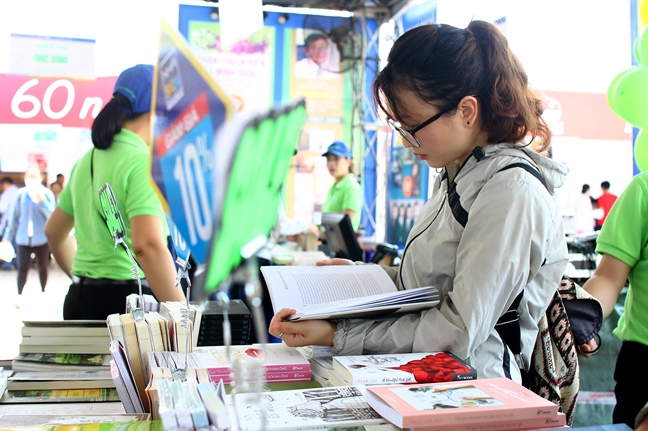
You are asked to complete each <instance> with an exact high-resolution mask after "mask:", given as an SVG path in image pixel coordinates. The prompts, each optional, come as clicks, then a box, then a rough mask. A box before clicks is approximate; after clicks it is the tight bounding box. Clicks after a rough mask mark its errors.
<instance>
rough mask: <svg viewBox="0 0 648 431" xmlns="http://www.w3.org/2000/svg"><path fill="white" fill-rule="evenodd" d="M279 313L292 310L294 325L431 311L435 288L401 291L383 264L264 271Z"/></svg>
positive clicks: (269, 268) (436, 295)
mask: <svg viewBox="0 0 648 431" xmlns="http://www.w3.org/2000/svg"><path fill="white" fill-rule="evenodd" d="M261 273H262V274H263V277H264V279H265V281H266V284H267V285H268V291H269V292H270V299H271V300H272V307H273V309H274V310H275V312H277V311H279V310H280V309H282V308H293V309H295V310H296V313H295V314H294V315H292V316H290V317H289V319H287V320H290V321H296V320H309V319H335V318H354V317H363V316H364V317H366V316H368V315H374V316H384V315H388V314H392V313H406V312H411V311H416V310H421V309H425V308H432V307H434V306H436V305H437V304H438V303H439V292H438V291H437V289H436V288H434V287H431V286H427V287H418V288H416V289H408V290H398V289H397V287H396V285H395V284H394V282H393V281H392V279H391V278H390V277H389V275H388V274H387V273H386V272H385V270H384V269H382V267H380V266H379V265H358V266H354V265H348V266H347V265H332V266H262V267H261Z"/></svg>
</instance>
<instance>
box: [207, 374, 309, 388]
mask: <svg viewBox="0 0 648 431" xmlns="http://www.w3.org/2000/svg"><path fill="white" fill-rule="evenodd" d="M311 377H312V373H311V372H310V371H300V372H290V373H270V374H265V375H264V376H263V380H264V381H266V382H303V381H308V380H310V379H311ZM209 378H210V379H211V381H212V382H214V383H218V382H219V381H220V380H222V381H223V383H224V384H226V385H227V384H229V383H232V377H231V376H230V375H225V376H223V375H213V374H210V375H209Z"/></svg>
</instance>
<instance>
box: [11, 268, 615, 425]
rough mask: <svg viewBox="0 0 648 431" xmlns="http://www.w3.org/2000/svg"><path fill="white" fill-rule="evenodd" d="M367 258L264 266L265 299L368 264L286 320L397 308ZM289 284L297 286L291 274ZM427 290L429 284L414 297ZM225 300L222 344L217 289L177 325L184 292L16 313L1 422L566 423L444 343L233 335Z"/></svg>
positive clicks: (246, 318)
mask: <svg viewBox="0 0 648 431" xmlns="http://www.w3.org/2000/svg"><path fill="white" fill-rule="evenodd" d="M340 268H346V269H340ZM373 268H375V267H372V266H365V267H363V266H360V267H338V268H337V269H333V270H332V269H331V268H330V267H308V268H305V267H302V268H291V267H271V269H270V270H267V271H264V276H266V281H267V282H268V285H269V289H270V292H271V296H272V300H273V305H275V308H276V309H278V308H283V307H284V306H286V304H285V303H284V302H283V301H284V300H285V298H287V297H289V298H291V300H294V298H296V297H298V296H299V297H302V298H303V297H304V295H295V294H294V292H293V294H292V295H286V294H285V292H283V293H281V294H279V295H276V294H275V293H276V291H277V289H276V285H277V284H276V283H277V280H281V282H280V283H281V285H282V286H283V284H284V283H296V282H297V281H298V280H303V275H304V274H305V273H308V274H310V278H309V281H308V285H312V283H314V282H315V281H314V280H315V279H316V278H317V276H318V275H321V276H324V277H329V276H330V271H337V276H338V283H341V285H344V286H347V287H348V285H349V284H350V283H352V282H353V280H363V283H364V284H366V285H369V286H373V285H374V284H375V283H374V282H372V281H368V277H374V276H375V277H378V280H380V282H376V283H378V284H380V285H381V286H382V285H383V284H385V283H386V284H387V286H388V287H385V289H386V290H387V291H386V292H382V291H381V293H376V292H373V293H374V294H373V295H371V294H369V293H368V292H366V290H365V289H364V288H357V289H355V290H356V291H357V293H356V295H357V296H359V297H361V298H362V300H359V299H353V298H351V299H349V298H347V299H339V298H338V299H335V300H334V304H337V306H336V307H334V306H333V305H331V304H326V303H322V304H320V305H319V306H318V305H314V304H309V305H307V306H306V307H304V306H294V305H295V304H292V305H291V307H293V308H297V310H298V313H297V314H296V315H295V319H309V318H315V317H321V316H327V317H330V318H337V317H339V316H340V313H343V314H346V315H362V313H375V310H376V309H378V310H381V311H382V312H391V311H394V310H396V311H398V310H399V309H402V307H403V305H402V304H400V305H398V306H396V305H394V304H391V303H390V302H389V298H393V297H394V296H395V295H399V292H397V291H392V292H391V293H390V292H389V290H390V289H391V286H390V285H389V283H392V284H393V282H391V280H390V279H389V278H388V277H387V279H388V280H389V282H387V281H385V280H383V279H382V278H380V277H381V276H380V274H381V273H380V272H379V271H376V270H375V269H373ZM304 271H306V272H304ZM383 273H384V272H383ZM291 277H292V278H295V280H293V279H292V278H291ZM356 287H357V286H356ZM365 287H366V286H365ZM394 287H395V286H394ZM293 288H294V289H300V287H299V283H297V285H296V286H294V287H293ZM301 288H303V286H302V287H301ZM280 290H281V289H280ZM340 290H341V291H344V292H348V291H349V290H353V289H348V288H345V289H340ZM374 300H378V302H377V304H376V303H374ZM434 301H435V299H434V297H433V296H432V297H428V302H429V304H428V305H426V306H428V307H429V306H433V304H434V303H435V302H434ZM422 302H425V301H422ZM415 303H421V300H420V299H419V300H416V302H415ZM367 304H369V305H367ZM230 305H232V306H231V307H230V315H229V318H230V321H229V325H230V327H231V328H232V329H231V331H230V337H231V338H230V340H232V341H233V342H231V344H230V346H229V348H226V347H225V346H223V345H222V344H224V343H222V342H221V341H222V340H225V339H227V337H223V335H224V334H223V331H222V327H223V310H222V305H219V304H218V303H216V302H210V303H208V304H207V306H206V307H204V306H203V307H201V306H198V305H192V306H191V307H190V310H191V311H190V312H189V313H187V314H186V316H188V318H189V322H188V324H186V323H187V322H185V321H183V313H182V310H183V307H185V308H186V304H185V303H162V304H160V305H159V310H158V311H151V312H146V313H144V316H143V318H140V319H138V318H137V317H134V315H133V314H132V313H130V312H127V313H124V314H116V315H111V316H109V317H108V319H107V321H106V322H103V321H59V322H36V321H29V322H24V326H23V328H22V337H23V338H22V343H21V346H20V355H19V356H17V357H16V358H15V359H14V361H13V362H12V368H13V373H14V374H13V376H11V377H10V378H9V380H8V384H7V390H6V393H5V394H4V396H3V398H2V400H1V401H0V402H1V404H0V413H1V414H2V416H1V417H0V425H1V426H2V428H3V429H4V428H7V427H10V426H17V425H22V426H33V425H43V424H49V425H48V426H50V427H51V426H52V424H55V423H70V421H77V422H78V423H86V424H89V423H92V422H93V421H99V422H103V423H104V425H103V428H101V429H102V430H104V429H107V428H106V427H108V428H110V427H111V426H114V427H118V425H117V424H120V423H122V424H123V423H125V422H126V423H130V422H134V421H137V422H138V428H137V429H145V430H153V429H161V428H164V429H167V430H172V429H200V428H206V427H209V426H211V427H212V429H216V430H219V429H250V430H252V429H261V424H262V423H264V424H265V427H266V429H268V430H293V429H294V430H296V429H330V428H332V427H335V428H336V429H344V427H348V429H356V430H357V429H366V430H377V431H390V430H398V429H412V430H416V431H419V430H430V431H431V430H482V429H483V430H513V429H545V428H546V429H556V428H567V426H566V420H565V415H564V414H563V413H560V412H559V409H558V406H557V405H555V404H553V403H551V402H549V401H547V400H545V399H543V398H541V397H539V396H538V395H536V394H534V393H532V392H531V391H529V390H527V389H525V388H524V387H522V386H521V385H519V384H517V383H515V382H513V381H510V380H508V379H504V378H499V379H479V378H478V377H479V376H477V375H476V372H475V370H474V368H472V367H471V366H470V365H469V364H467V363H465V362H464V361H462V360H461V359H460V358H457V357H456V356H454V355H453V354H452V353H450V352H427V353H407V354H396V353H393V354H384V355H362V356H335V355H334V354H333V353H332V351H331V349H330V348H329V347H323V346H310V347H302V348H292V347H288V346H286V345H285V344H283V343H280V344H266V345H262V344H249V343H248V340H249V338H247V337H245V334H248V333H249V332H246V329H248V330H249V328H250V325H251V322H250V319H251V314H250V312H249V310H248V309H247V308H246V307H245V305H244V304H242V303H236V302H234V304H230ZM235 310H236V312H234V311H235ZM219 336H220V338H219ZM212 340H216V341H215V342H213V343H212V342H211V341H212ZM205 343H207V344H205ZM187 345H188V346H189V349H188V350H187V349H186V347H185V346H187ZM20 413H22V414H23V416H21V415H20ZM26 413H28V415H27V416H25V415H24V414H26ZM66 421H67V422H66ZM38 422H41V423H38ZM89 426H90V425H88V427H89ZM362 427H364V428H362ZM81 429H83V428H81ZM115 429H117V428H115ZM619 429H620V428H619ZM89 430H90V428H88V431H89Z"/></svg>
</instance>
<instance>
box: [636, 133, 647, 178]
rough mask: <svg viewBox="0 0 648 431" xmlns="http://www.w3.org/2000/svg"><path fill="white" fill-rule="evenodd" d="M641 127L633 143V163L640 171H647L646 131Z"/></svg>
mask: <svg viewBox="0 0 648 431" xmlns="http://www.w3.org/2000/svg"><path fill="white" fill-rule="evenodd" d="M646 130H647V129H642V130H641V131H639V134H638V135H637V139H635V143H634V157H635V163H636V164H637V167H638V168H639V170H640V171H641V172H646V171H648V132H646Z"/></svg>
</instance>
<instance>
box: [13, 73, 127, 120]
mask: <svg viewBox="0 0 648 431" xmlns="http://www.w3.org/2000/svg"><path fill="white" fill-rule="evenodd" d="M116 81H117V77H116V76H110V77H105V78H97V79H95V80H87V79H72V78H41V77H39V78H34V77H31V76H23V75H6V74H0V82H2V85H0V123H2V124H61V125H63V126H65V127H87V128H90V127H92V122H93V121H94V119H95V118H96V117H97V115H99V111H101V108H103V106H104V105H105V104H106V103H107V102H108V101H109V100H110V98H111V97H112V91H113V88H114V86H115V82H116Z"/></svg>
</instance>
